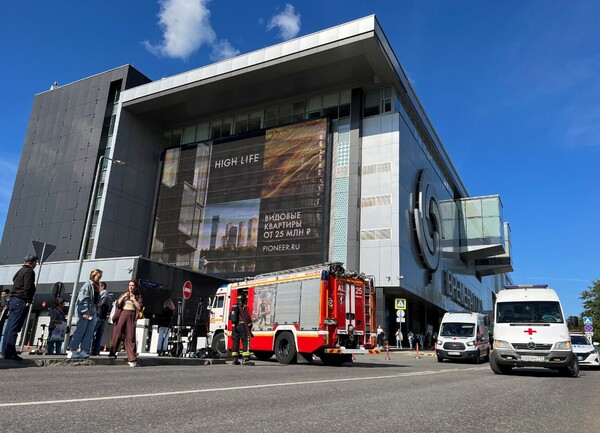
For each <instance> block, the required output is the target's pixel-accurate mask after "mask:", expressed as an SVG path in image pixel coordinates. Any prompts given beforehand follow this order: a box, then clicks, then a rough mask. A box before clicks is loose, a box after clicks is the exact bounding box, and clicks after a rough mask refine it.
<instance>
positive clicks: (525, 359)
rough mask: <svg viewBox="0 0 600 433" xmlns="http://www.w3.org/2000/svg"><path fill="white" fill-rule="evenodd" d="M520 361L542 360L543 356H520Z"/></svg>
mask: <svg viewBox="0 0 600 433" xmlns="http://www.w3.org/2000/svg"><path fill="white" fill-rule="evenodd" d="M521 361H536V362H537V361H544V357H543V356H527V355H525V356H521Z"/></svg>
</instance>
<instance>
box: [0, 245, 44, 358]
mask: <svg viewBox="0 0 600 433" xmlns="http://www.w3.org/2000/svg"><path fill="white" fill-rule="evenodd" d="M38 261H39V259H38V256H36V255H35V254H33V255H29V256H27V257H25V262H24V263H23V267H22V268H21V269H19V270H18V271H17V273H16V274H15V275H14V276H13V288H12V290H11V292H10V300H9V301H8V320H7V324H6V333H5V334H6V335H5V337H4V343H3V344H4V345H3V346H2V347H0V352H2V353H3V354H4V359H12V360H15V361H22V360H23V358H21V357H20V356H19V355H18V354H17V348H16V344H17V335H18V334H19V332H21V330H22V329H23V324H24V323H25V319H26V318H27V313H28V310H29V304H31V303H32V302H33V297H34V295H35V271H34V269H35V267H36V266H37V264H38ZM23 338H25V337H23Z"/></svg>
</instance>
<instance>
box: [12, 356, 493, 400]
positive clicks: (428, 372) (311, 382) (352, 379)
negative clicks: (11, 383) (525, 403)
mask: <svg viewBox="0 0 600 433" xmlns="http://www.w3.org/2000/svg"><path fill="white" fill-rule="evenodd" d="M488 368H489V367H486V366H481V367H470V368H450V369H444V370H437V371H432V370H426V371H416V372H414V373H398V374H390V375H385V376H369V377H348V378H345V379H324V380H309V381H305V382H285V383H263V384H260V385H245V386H230V387H225V388H207V389H190V390H187V391H165V392H154V393H148V394H132V395H112V396H105V397H87V398H72V399H63V400H38V401H22V402H14V403H0V408H2V407H15V406H34V405H38V404H63V403H84V402H90V401H106V400H125V399H130V398H151V397H167V396H172V395H185V394H201V393H209V392H223V391H238V390H246V389H261V388H275V387H281V386H296V385H320V384H324V383H334V382H335V383H339V382H355V381H362V380H382V379H394V378H399V377H411V376H426V375H431V374H441V373H452V372H457V371H471V370H484V369H488Z"/></svg>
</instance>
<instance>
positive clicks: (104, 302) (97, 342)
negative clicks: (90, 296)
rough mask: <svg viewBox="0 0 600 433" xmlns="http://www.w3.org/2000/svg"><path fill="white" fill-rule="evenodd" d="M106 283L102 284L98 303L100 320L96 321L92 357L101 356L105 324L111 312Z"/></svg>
mask: <svg viewBox="0 0 600 433" xmlns="http://www.w3.org/2000/svg"><path fill="white" fill-rule="evenodd" d="M106 288H107V286H106V283H105V282H104V281H101V282H100V293H99V298H100V300H99V301H98V319H97V320H96V326H95V327H94V339H93V341H92V355H100V348H101V347H102V335H104V324H105V323H106V319H108V313H109V311H110V295H109V293H108V290H107V289H106Z"/></svg>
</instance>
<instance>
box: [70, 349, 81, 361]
mask: <svg viewBox="0 0 600 433" xmlns="http://www.w3.org/2000/svg"><path fill="white" fill-rule="evenodd" d="M67 358H68V359H77V358H79V353H77V352H76V351H74V350H70V351H69V352H67Z"/></svg>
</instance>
